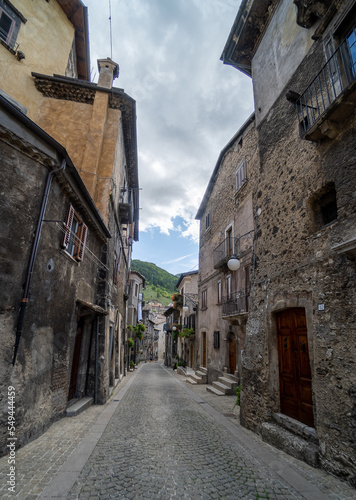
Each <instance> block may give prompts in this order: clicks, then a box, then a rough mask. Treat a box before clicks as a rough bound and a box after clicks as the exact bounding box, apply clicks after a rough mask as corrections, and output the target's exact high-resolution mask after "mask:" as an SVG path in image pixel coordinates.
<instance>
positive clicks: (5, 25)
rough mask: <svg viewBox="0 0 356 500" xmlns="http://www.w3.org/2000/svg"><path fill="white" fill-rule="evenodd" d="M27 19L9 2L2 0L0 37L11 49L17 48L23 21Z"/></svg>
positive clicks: (0, 7)
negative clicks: (16, 44)
mask: <svg viewBox="0 0 356 500" xmlns="http://www.w3.org/2000/svg"><path fill="white" fill-rule="evenodd" d="M26 21H27V19H26V18H25V17H24V16H23V15H22V14H21V13H20V12H19V11H18V10H17V9H16V8H15V7H14V6H13V5H12V4H11V3H10V2H9V1H6V2H4V0H0V39H1V40H2V41H3V42H5V44H6V45H8V46H9V47H10V48H11V49H14V48H15V43H16V39H17V35H18V32H19V30H20V26H21V22H23V23H26Z"/></svg>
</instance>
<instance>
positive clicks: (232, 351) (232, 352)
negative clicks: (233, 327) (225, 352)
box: [229, 334, 236, 374]
mask: <svg viewBox="0 0 356 500" xmlns="http://www.w3.org/2000/svg"><path fill="white" fill-rule="evenodd" d="M235 371H236V342H235V336H234V334H229V373H232V374H234V373H235Z"/></svg>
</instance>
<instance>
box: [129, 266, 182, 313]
mask: <svg viewBox="0 0 356 500" xmlns="http://www.w3.org/2000/svg"><path fill="white" fill-rule="evenodd" d="M131 270H132V271H138V272H139V273H141V274H142V275H143V276H144V277H145V279H146V286H145V290H144V292H143V298H144V301H145V302H149V301H150V300H156V301H158V302H160V303H161V304H163V305H165V306H168V304H170V303H171V302H172V295H173V294H174V292H175V291H176V287H175V286H176V283H177V281H178V279H179V276H180V274H179V275H177V276H175V275H173V274H170V273H169V272H168V271H165V270H164V269H162V268H161V267H158V266H156V264H153V263H151V262H143V261H142V260H137V259H136V260H135V259H134V260H132V261H131Z"/></svg>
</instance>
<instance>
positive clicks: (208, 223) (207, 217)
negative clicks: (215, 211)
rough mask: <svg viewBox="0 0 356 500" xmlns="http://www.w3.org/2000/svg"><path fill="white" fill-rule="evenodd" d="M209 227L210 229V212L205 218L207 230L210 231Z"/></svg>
mask: <svg viewBox="0 0 356 500" xmlns="http://www.w3.org/2000/svg"><path fill="white" fill-rule="evenodd" d="M209 227H210V212H209V213H208V214H206V216H205V230H207V229H209Z"/></svg>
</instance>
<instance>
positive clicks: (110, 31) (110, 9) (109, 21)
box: [109, 0, 112, 59]
mask: <svg viewBox="0 0 356 500" xmlns="http://www.w3.org/2000/svg"><path fill="white" fill-rule="evenodd" d="M109 24H110V57H111V59H112V27H111V0H109Z"/></svg>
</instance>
